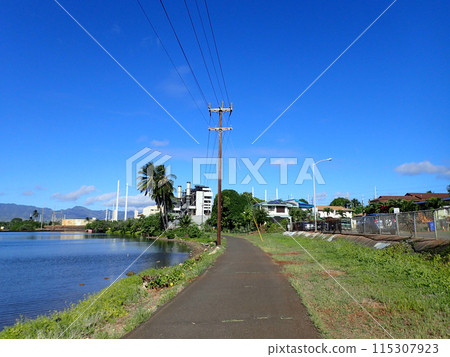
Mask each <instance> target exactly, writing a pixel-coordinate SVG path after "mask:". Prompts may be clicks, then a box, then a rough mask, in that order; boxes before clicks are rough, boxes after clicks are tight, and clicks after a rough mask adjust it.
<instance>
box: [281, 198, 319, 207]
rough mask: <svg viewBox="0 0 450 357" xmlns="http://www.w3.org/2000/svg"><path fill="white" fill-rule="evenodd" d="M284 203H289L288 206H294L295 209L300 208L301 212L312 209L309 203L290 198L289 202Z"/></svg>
mask: <svg viewBox="0 0 450 357" xmlns="http://www.w3.org/2000/svg"><path fill="white" fill-rule="evenodd" d="M284 202H286V203H290V204H292V205H294V206H295V207H297V208H301V209H303V210H308V209H313V208H314V205H311V204H309V203H305V202H303V201H300V200H297V199H295V198H292V199H290V200H286V201H284Z"/></svg>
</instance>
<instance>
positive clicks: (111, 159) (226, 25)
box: [0, 0, 450, 209]
mask: <svg viewBox="0 0 450 357" xmlns="http://www.w3.org/2000/svg"><path fill="white" fill-rule="evenodd" d="M141 2H142V4H143V6H144V7H145V9H146V11H147V13H148V15H149V17H150V19H151V21H152V22H153V24H154V26H155V27H156V29H157V31H158V32H159V34H160V37H161V39H162V42H163V44H164V46H165V47H166V48H167V50H168V52H169V53H170V55H171V57H172V58H173V60H174V62H175V64H176V66H177V68H178V70H179V72H180V73H181V74H182V75H183V77H184V79H185V82H186V83H187V84H188V87H189V90H190V91H191V92H192V94H193V95H194V97H195V100H196V101H195V102H194V101H193V100H192V99H191V98H190V96H189V94H188V93H187V91H186V89H185V87H184V86H183V84H182V83H181V81H180V80H179V78H178V75H177V73H176V71H175V70H174V68H173V66H172V65H171V63H170V61H169V60H168V58H167V56H166V54H165V53H164V51H163V48H162V46H161V43H160V42H159V41H158V40H157V38H156V37H155V35H154V34H153V32H152V30H151V28H150V27H149V25H148V23H147V22H146V20H145V17H144V16H143V14H142V12H141V10H140V8H139V6H138V4H137V2H134V1H95V0H94V1H89V2H81V1H74V0H61V1H60V4H61V5H62V6H64V7H65V8H66V9H67V11H69V12H70V13H71V15H72V16H73V17H74V18H76V19H77V20H78V21H79V22H80V24H82V25H83V26H84V27H85V29H86V30H87V31H89V32H90V33H91V34H92V35H93V36H94V37H95V38H96V39H97V41H98V42H99V43H100V44H101V45H102V46H104V48H105V49H106V50H108V51H109V53H110V54H111V55H112V56H113V57H114V58H115V59H116V60H117V61H118V62H120V63H121V64H122V66H123V67H124V68H125V69H126V70H127V71H128V72H129V73H130V74H131V75H133V76H134V78H135V79H136V80H137V81H139V83H141V85H142V86H143V87H144V88H145V89H146V90H147V91H148V92H149V93H150V94H151V95H152V96H154V98H155V99H157V100H158V102H159V103H161V105H162V106H163V107H164V108H166V109H167V111H168V112H170V114H171V115H172V116H173V117H174V118H176V120H178V121H179V122H180V123H181V124H182V125H183V126H184V127H185V128H186V129H187V130H188V131H189V132H190V134H191V135H192V136H193V137H194V138H196V140H197V141H198V142H199V143H200V144H197V143H195V141H194V140H192V138H190V137H189V136H188V135H187V134H186V133H185V132H184V131H183V130H182V129H181V128H180V127H179V126H178V125H177V124H176V123H175V122H174V120H173V119H172V118H171V117H169V115H167V113H166V112H164V111H163V110H162V109H161V108H160V107H159V106H158V105H157V104H156V103H155V101H153V100H152V99H151V98H150V97H149V96H148V95H147V94H146V93H145V92H144V91H143V90H142V88H140V87H139V86H138V85H137V84H136V83H135V82H134V81H133V80H132V79H131V78H130V77H129V76H128V75H127V74H126V73H125V72H124V71H123V70H122V69H121V68H120V67H119V66H118V65H117V64H116V63H115V62H114V61H113V60H112V59H111V58H110V57H108V55H107V54H106V53H105V52H104V51H103V50H102V49H101V48H100V47H99V46H98V45H97V44H96V43H95V42H94V41H93V40H92V39H91V38H89V37H88V35H87V34H86V33H85V32H83V30H82V29H81V28H80V27H79V26H78V25H77V24H76V23H75V22H74V21H73V20H72V19H71V18H70V17H69V16H68V15H67V14H66V13H65V12H64V11H63V10H62V9H61V8H60V7H59V6H58V5H57V4H56V3H55V2H54V1H51V0H48V1H39V2H36V1H8V2H5V3H3V4H2V5H3V6H2V11H1V12H0V22H1V23H2V26H1V27H0V51H1V53H2V56H0V71H1V78H2V80H1V81H0V91H1V104H0V118H1V122H2V125H1V130H0V143H1V144H0V145H1V149H2V150H1V152H2V155H3V158H2V165H1V168H0V170H1V175H0V202H4V203H18V204H31V205H36V206H42V205H43V204H45V206H46V207H50V208H56V209H60V208H63V209H64V208H68V207H72V206H74V205H87V206H88V207H90V208H92V209H104V208H105V207H106V206H110V205H111V200H112V198H113V197H114V192H115V190H116V186H117V180H120V182H121V196H122V195H123V194H124V191H125V182H126V161H127V159H128V158H129V157H131V156H133V155H134V154H136V153H137V152H139V150H141V149H143V148H145V147H148V148H150V149H152V150H159V151H160V152H161V153H163V154H167V155H170V156H171V157H172V158H171V159H170V161H168V163H170V165H171V170H172V172H173V173H174V174H176V175H177V180H176V181H175V185H178V184H181V185H183V187H184V186H185V182H186V181H192V179H193V172H192V171H193V169H192V166H193V164H192V161H193V158H205V157H207V153H208V156H212V155H216V154H217V145H214V142H215V141H217V135H216V134H215V133H211V134H208V130H207V128H208V124H209V120H210V119H209V114H208V111H207V108H206V105H205V103H204V101H203V100H202V96H201V94H200V92H199V90H198V89H197V87H196V85H195V82H194V80H193V78H192V75H191V74H190V72H189V69H188V66H187V64H186V62H185V60H184V57H183V55H182V53H181V51H180V49H179V47H178V44H177V42H176V39H175V37H174V35H173V33H172V32H171V29H170V26H169V24H168V22H167V19H166V18H165V15H164V12H163V10H162V8H161V6H160V4H159V2H158V1H148V0H141ZM391 2H392V1H385V0H364V1H363V0H361V1H320V0H319V1H304V0H298V1H264V2H258V4H256V3H254V2H250V1H235V0H231V1H226V2H224V1H213V0H209V1H208V6H209V10H210V13H211V19H212V23H213V26H214V31H215V37H216V40H217V44H218V49H219V52H220V56H221V63H222V67H223V72H224V77H225V81H226V86H227V89H228V93H229V97H230V100H231V101H232V102H233V109H234V110H233V114H232V116H231V118H230V120H229V124H231V125H232V126H233V131H232V132H231V133H230V132H227V133H226V134H225V137H224V156H225V158H226V160H225V178H227V175H228V161H227V158H228V157H237V158H238V161H239V162H240V164H239V165H237V171H238V172H237V184H230V183H229V182H228V179H225V180H224V183H223V187H224V188H233V189H236V190H237V191H239V192H243V191H251V188H252V186H253V187H254V190H255V194H256V195H257V196H258V197H262V198H263V197H264V191H265V190H267V191H268V198H274V197H275V189H276V188H278V191H279V197H280V198H288V197H290V196H291V194H292V195H293V196H294V197H297V198H299V197H304V198H307V197H308V195H309V196H310V197H311V196H312V181H311V180H305V181H304V182H303V184H301V185H299V184H297V185H296V184H295V183H294V182H295V179H296V177H297V175H298V173H299V172H300V169H301V166H302V163H303V161H304V159H305V158H313V159H314V160H316V161H318V160H321V159H325V158H328V157H332V158H333V161H331V162H322V163H320V164H318V167H319V168H320V172H321V174H322V176H323V178H324V181H325V183H324V184H322V185H317V187H316V189H317V193H318V198H319V200H318V203H319V204H328V203H329V202H330V201H331V200H332V199H333V198H334V197H335V196H340V195H347V194H348V195H349V196H350V197H351V198H353V197H356V198H358V199H359V200H361V198H362V196H363V195H364V197H365V201H366V202H367V199H368V198H372V197H373V195H374V187H375V186H376V187H377V194H378V195H381V194H382V195H389V194H396V195H403V194H405V193H406V192H424V191H427V190H432V191H433V192H445V191H446V186H447V184H449V183H450V182H449V181H450V160H449V151H450V150H449V149H450V147H449V140H448V132H449V120H448V117H449V101H448V93H449V66H448V62H449V57H450V56H449V54H450V47H449V43H448V33H449V32H450V24H449V22H448V15H449V14H450V4H449V3H448V2H447V1H427V2H423V1H405V0H398V1H397V2H396V3H395V4H394V5H393V6H392V7H391V8H390V9H389V10H388V11H387V12H386V13H385V14H384V15H383V16H382V17H381V18H380V19H379V20H378V21H377V22H376V23H375V24H374V25H373V26H372V27H371V28H370V29H369V30H368V31H367V32H366V33H365V34H364V36H362V37H361V38H360V39H359V40H358V41H357V42H356V43H355V44H354V45H353V46H352V47H351V48H350V49H349V50H348V51H347V52H346V53H345V54H344V55H343V56H342V57H341V58H340V59H339V60H338V61H337V62H336V63H335V64H334V65H333V66H332V67H331V68H330V69H329V70H328V71H327V72H326V73H325V74H324V75H323V76H322V77H321V78H320V79H319V80H318V81H317V82H316V83H315V84H314V85H313V86H312V87H311V88H310V89H309V90H308V91H307V92H306V93H305V94H304V95H303V96H302V97H301V98H300V99H299V100H298V101H297V102H296V103H295V104H294V105H293V106H292V107H291V108H290V109H289V110H288V111H287V112H286V113H285V114H284V115H283V116H282V117H281V118H280V119H279V120H278V121H277V122H276V123H275V124H274V125H273V126H272V127H271V128H270V129H269V130H268V131H267V132H266V133H265V134H264V135H263V136H261V137H260V139H259V140H258V141H257V142H256V143H255V144H252V142H253V141H254V140H255V139H256V138H257V137H258V136H259V134H260V133H261V132H262V131H263V130H264V129H265V128H266V127H267V126H268V125H269V124H270V123H271V122H272V121H273V120H274V119H275V118H276V117H277V116H278V115H279V114H280V113H281V112H282V111H283V110H285V109H286V107H287V106H288V105H289V104H291V103H292V101H293V100H294V99H295V98H297V96H298V95H299V94H300V93H302V91H303V90H304V89H305V88H307V87H308V85H310V84H311V82H313V81H314V79H315V78H316V77H317V76H318V75H319V74H320V73H321V72H322V71H323V70H324V69H325V68H327V67H328V66H329V65H330V64H331V63H332V62H333V61H334V60H335V59H336V58H337V57H338V56H339V55H340V54H341V53H342V51H344V49H345V48H346V47H347V46H348V45H349V44H350V43H351V42H352V41H353V40H354V39H355V38H356V37H357V36H358V35H359V34H361V32H362V31H363V30H364V29H365V28H366V27H367V26H368V25H369V24H370V23H371V22H372V21H373V20H375V19H376V18H377V17H378V16H379V15H380V14H381V13H382V12H383V11H384V10H385V9H386V8H387V7H388V6H389V5H390V4H391ZM188 4H189V6H190V8H191V11H192V12H193V16H194V22H195V24H196V27H197V31H199V34H202V32H201V27H200V22H199V18H198V17H196V16H195V15H197V13H196V10H195V2H194V1H192V0H190V1H188ZM199 4H200V5H202V6H203V1H199ZM165 5H166V9H167V11H168V13H169V15H170V16H171V20H172V22H173V24H174V27H175V29H176V31H177V33H178V34H179V37H180V40H181V42H182V44H183V47H184V49H185V52H186V54H187V56H188V58H189V61H190V63H191V65H192V67H193V69H194V72H195V74H196V76H197V78H198V81H199V83H200V86H201V88H202V90H203V92H204V93H205V97H206V99H207V101H209V102H211V103H212V104H213V106H217V103H216V101H215V97H214V94H213V91H212V89H211V85H210V83H209V79H208V77H207V73H206V70H205V67H204V65H203V62H202V58H201V55H200V52H199V50H198V46H197V43H196V42H195V37H194V34H193V31H192V28H191V25H190V23H189V18H188V17H187V12H186V9H185V7H184V3H183V1H169V0H167V1H166V2H165ZM201 11H203V15H205V13H204V8H203V7H201ZM203 19H204V21H206V17H204V18H203ZM201 39H202V37H201ZM210 40H211V38H210ZM210 45H211V46H212V42H211V43H210ZM202 46H203V49H204V50H205V51H206V42H205V41H204V39H203V41H202ZM207 58H208V56H207ZM209 66H210V69H211V68H212V67H211V63H210V62H209ZM216 66H217V63H216ZM220 99H221V98H219V100H220ZM224 100H225V102H226V103H225V104H228V103H227V98H224ZM197 105H198V106H199V107H200V108H201V110H203V112H204V113H203V115H204V117H203V115H200V113H199V111H198V108H197ZM224 118H227V117H226V116H225V117H224ZM446 118H447V119H446ZM224 123H225V124H227V123H228V120H225V121H224ZM216 124H217V115H216V116H213V117H212V118H211V125H216ZM208 135H209V146H208ZM213 147H215V151H214V152H213ZM241 158H248V159H249V160H250V161H251V162H253V163H255V162H256V161H257V160H258V158H267V160H266V162H265V163H264V164H263V165H262V167H261V170H260V173H261V175H262V176H263V177H264V179H265V181H266V182H267V183H266V184H258V183H257V182H256V180H255V179H254V178H252V180H251V181H250V182H249V183H248V184H245V185H244V184H240V182H241V181H242V179H244V177H245V176H246V175H247V174H248V173H249V171H248V170H247V168H246V167H245V165H244V164H243V162H242V160H241ZM270 158H275V159H279V160H281V161H283V160H284V161H286V159H289V158H296V159H297V162H298V164H297V165H289V167H288V181H287V184H281V183H280V166H277V165H270V163H269V162H270ZM279 162H280V161H279ZM204 169H205V167H204ZM206 169H209V170H212V168H209V167H206ZM201 183H203V184H206V185H210V186H211V187H212V189H213V192H214V193H216V192H217V187H216V184H217V183H216V181H215V180H206V179H202V180H201ZM129 194H130V196H131V198H130V206H131V207H134V206H142V205H143V204H147V202H146V201H145V200H143V199H142V198H139V197H138V196H137V195H138V192H137V190H136V189H135V188H134V187H130V193H129ZM121 201H123V199H122V200H121Z"/></svg>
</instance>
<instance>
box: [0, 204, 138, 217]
mask: <svg viewBox="0 0 450 357" xmlns="http://www.w3.org/2000/svg"><path fill="white" fill-rule="evenodd" d="M34 210H37V211H38V213H39V217H38V218H37V220H40V219H41V214H42V207H36V206H26V205H16V204H14V203H0V221H3V222H7V221H10V220H12V219H13V218H22V219H29V218H30V216H31V215H32V214H33V212H34ZM52 213H53V210H52V209H50V208H44V221H50V220H51V218H52ZM124 215H125V213H124V211H119V219H123V218H124ZM55 217H56V218H57V219H58V220H60V219H61V217H63V218H72V219H74V218H86V217H89V218H97V219H105V210H101V211H95V210H91V209H89V208H86V207H82V206H75V207H72V208H68V209H65V210H57V211H55ZM128 217H129V218H131V217H134V212H133V211H128Z"/></svg>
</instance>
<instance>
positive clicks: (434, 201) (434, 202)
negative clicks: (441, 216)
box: [425, 197, 444, 209]
mask: <svg viewBox="0 0 450 357" xmlns="http://www.w3.org/2000/svg"><path fill="white" fill-rule="evenodd" d="M443 205H444V202H443V201H442V199H441V198H438V197H431V198H429V199H428V200H427V201H426V202H425V209H436V208H441V207H442V206H443Z"/></svg>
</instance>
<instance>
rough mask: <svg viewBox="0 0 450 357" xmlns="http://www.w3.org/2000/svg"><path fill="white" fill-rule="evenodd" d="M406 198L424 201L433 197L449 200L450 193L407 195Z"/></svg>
mask: <svg viewBox="0 0 450 357" xmlns="http://www.w3.org/2000/svg"><path fill="white" fill-rule="evenodd" d="M405 196H408V197H409V196H411V197H417V199H419V200H421V201H424V200H428V199H429V198H432V197H437V198H448V197H449V196H450V195H449V194H448V193H428V192H427V193H407V194H406V195H405Z"/></svg>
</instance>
